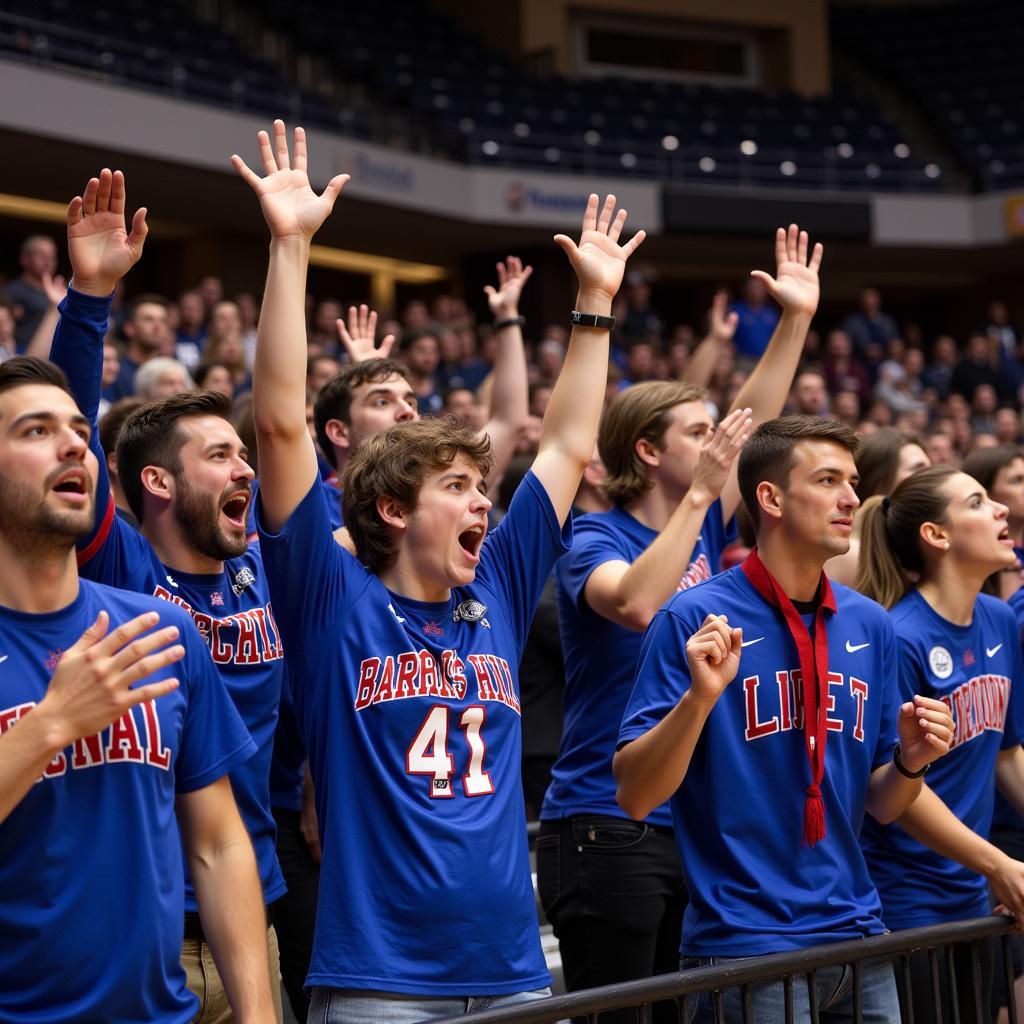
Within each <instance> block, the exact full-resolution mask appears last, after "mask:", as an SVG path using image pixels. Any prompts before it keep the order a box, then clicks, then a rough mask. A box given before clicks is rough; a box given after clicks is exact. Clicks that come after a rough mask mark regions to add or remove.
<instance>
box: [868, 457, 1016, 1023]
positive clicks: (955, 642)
mask: <svg viewBox="0 0 1024 1024" xmlns="http://www.w3.org/2000/svg"><path fill="white" fill-rule="evenodd" d="M860 519H861V541H862V543H861V556H860V568H859V572H858V575H857V589H858V590H859V591H860V592H861V593H862V594H864V595H866V596H867V597H870V598H873V599H874V600H876V601H878V602H879V603H880V604H882V605H883V606H885V607H886V608H888V609H890V615H891V616H892V620H893V627H894V629H895V632H896V639H897V651H898V658H899V680H900V688H901V690H902V691H903V692H904V693H920V694H924V695H927V696H930V697H933V698H937V699H939V700H942V701H943V702H944V703H946V704H947V705H948V706H949V708H950V709H951V711H952V712H953V719H954V734H953V743H952V746H951V747H950V751H949V753H948V754H947V755H946V757H944V758H942V759H941V760H940V761H939V762H937V763H936V764H935V766H934V770H933V771H932V773H931V774H930V775H929V776H928V785H927V786H925V787H924V788H923V789H922V791H921V795H920V796H919V797H918V798H917V800H916V801H915V802H914V803H913V804H911V806H910V807H909V808H908V809H907V811H905V812H904V814H903V815H902V816H901V817H900V818H899V819H897V822H896V823H895V824H892V825H880V824H878V823H877V822H875V821H873V820H872V819H870V818H868V819H866V820H865V824H864V828H863V830H862V833H861V845H862V847H863V849H864V855H865V858H866V860H867V863H868V867H869V869H870V870H871V875H872V878H873V880H874V882H875V885H876V886H877V888H878V892H879V895H880V897H881V899H882V912H883V919H884V920H885V923H886V926H887V927H889V928H892V929H897V928H899V929H902V928H914V927H918V926H922V925H928V924H940V923H943V922H947V921H955V920H962V919H965V918H973V917H982V916H984V915H986V914H987V913H988V911H989V898H988V891H987V887H986V878H987V879H988V881H989V882H990V883H991V885H992V888H993V891H994V892H995V894H996V897H997V898H998V899H1000V900H1002V901H1003V902H1004V903H1005V904H1007V905H1008V906H1009V907H1010V908H1011V909H1013V910H1015V911H1017V912H1018V913H1019V912H1020V910H1021V908H1022V900H1024V864H1022V863H1020V862H1019V861H1014V860H1011V859H1010V858H1009V857H1007V856H1006V855H1005V854H1003V853H1001V852H1000V851H999V850H997V849H996V848H995V847H994V846H992V845H991V844H990V843H988V842H987V837H988V834H989V829H990V826H991V822H992V806H993V799H994V794H995V785H998V786H999V789H1000V791H1001V792H1003V793H1004V794H1005V795H1006V797H1007V799H1009V800H1010V801H1011V802H1012V803H1013V804H1014V806H1016V807H1017V808H1018V809H1024V751H1022V748H1021V739H1022V735H1024V662H1022V658H1021V645H1020V639H1019V636H1018V633H1017V626H1016V622H1015V620H1014V616H1013V613H1012V612H1011V611H1010V609H1009V608H1008V607H1007V606H1006V604H1005V603H1003V602H1002V601H1000V600H998V599H996V598H993V597H990V596H989V595H987V594H983V593H982V592H981V590H982V585H983V584H984V582H985V580H986V579H987V578H988V576H990V575H991V574H992V573H993V572H996V571H998V570H1000V569H1002V568H1004V567H1005V566H1007V565H1012V564H1013V563H1014V560H1015V555H1014V551H1013V539H1012V538H1011V536H1010V531H1009V529H1008V525H1007V509H1006V506H1005V505H1002V504H999V503H998V502H996V501H993V500H992V499H991V498H990V497H989V495H988V494H987V492H986V491H985V489H984V488H983V487H982V486H981V485H980V484H979V483H978V482H977V481H976V480H974V479H973V478H972V477H970V476H968V475H967V474H966V473H962V472H960V471H958V470H956V469H954V468H952V467H950V466H933V467H930V468H927V469H922V470H919V471H918V472H916V473H914V474H913V475H912V476H910V477H908V478H907V479H906V480H904V481H903V482H902V483H901V484H899V486H897V487H896V488H895V490H894V491H893V493H892V495H891V497H890V496H886V497H877V496H876V497H874V498H870V499H869V500H868V501H867V502H866V503H865V505H864V506H863V508H862V509H861V512H860ZM904 699H905V698H904ZM993 783H995V785H994V784H993ZM954 949H955V964H956V968H955V969H956V983H957V984H956V991H957V995H958V1003H959V1004H960V1005H959V1011H960V1020H961V1021H964V1022H966V1021H974V1020H976V1019H977V1018H976V1014H975V1009H974V1007H975V1001H974V999H975V994H974V984H973V981H972V975H971V964H970V958H969V952H968V950H967V948H966V947H954ZM991 971H992V958H991V952H990V949H989V948H988V947H986V949H985V950H984V955H983V978H984V986H985V993H984V994H983V999H982V1004H981V1005H982V1006H983V1007H984V1008H985V1011H986V1016H985V1017H983V1018H982V1019H984V1020H988V1016H987V1011H988V1005H989V996H988V991H989V989H990V986H991ZM941 987H942V997H941V998H942V1001H943V1009H942V1013H943V1018H944V1019H949V1015H950V1012H951V1006H950V999H949V987H948V979H947V978H946V977H945V976H943V977H942V986H941ZM911 988H912V993H913V1007H914V1015H915V1018H916V1019H918V1020H933V1019H938V1015H937V1013H936V1007H935V1004H934V996H933V992H932V981H931V974H930V968H929V961H928V955H927V953H919V954H915V955H914V956H913V957H911ZM906 995H907V993H906V992H902V993H901V998H902V999H904V1000H905V999H906ZM979 1024H980V1022H979Z"/></svg>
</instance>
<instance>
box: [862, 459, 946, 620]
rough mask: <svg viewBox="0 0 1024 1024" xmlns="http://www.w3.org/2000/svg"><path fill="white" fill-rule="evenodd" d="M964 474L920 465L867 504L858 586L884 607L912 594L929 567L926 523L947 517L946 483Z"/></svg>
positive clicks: (864, 507)
mask: <svg viewBox="0 0 1024 1024" xmlns="http://www.w3.org/2000/svg"><path fill="white" fill-rule="evenodd" d="M959 472H960V471H959V470H958V469H955V468H954V467H952V466H929V467H927V468H926V469H919V470H918V471H917V472H916V473H913V474H912V475H911V476H908V477H907V478H906V480H904V481H903V482H902V483H901V484H900V485H899V486H898V487H897V488H896V489H895V490H894V491H893V492H892V495H891V496H889V495H886V496H885V497H881V496H878V495H876V496H875V497H873V498H868V500H867V501H866V502H865V503H864V504H863V505H862V506H861V509H860V512H859V513H858V514H857V517H858V519H859V520H860V524H861V525H860V557H859V559H858V564H857V581H856V583H855V584H854V588H855V589H856V590H859V591H860V592H861V593H862V594H863V595H864V596H865V597H870V598H871V599H872V600H873V601H877V602H878V603H879V604H880V605H882V606H883V607H884V608H891V607H892V606H893V605H894V604H896V603H897V602H898V601H900V600H901V599H902V598H904V597H905V596H906V595H907V592H908V591H909V590H910V589H911V588H912V587H913V586H914V585H915V583H916V582H917V581H918V579H919V578H920V575H921V573H922V572H923V571H924V567H925V562H924V549H923V547H922V545H921V526H922V524H924V523H941V522H942V521H943V520H944V519H945V518H946V510H947V509H948V508H949V502H950V498H949V496H948V495H947V494H946V493H945V486H946V484H947V483H948V481H949V480H950V478H951V477H954V476H956V475H957V473H959Z"/></svg>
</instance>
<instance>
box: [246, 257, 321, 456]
mask: <svg viewBox="0 0 1024 1024" xmlns="http://www.w3.org/2000/svg"><path fill="white" fill-rule="evenodd" d="M308 263H309V242H308V240H305V239H301V238H297V237H289V238H285V239H273V240H272V241H271V243H270V265H269V267H268V270H267V284H266V289H265V291H264V294H263V305H262V308H261V312H260V320H259V325H258V327H257V330H256V358H255V363H254V366H253V388H252V400H253V408H252V412H253V420H254V422H255V425H256V431H257V433H258V434H259V436H260V441H261V444H262V440H263V437H265V436H268V437H274V436H278V435H282V436H286V437H294V436H297V435H299V434H301V433H302V432H305V431H306V318H305V303H306V269H307V266H308Z"/></svg>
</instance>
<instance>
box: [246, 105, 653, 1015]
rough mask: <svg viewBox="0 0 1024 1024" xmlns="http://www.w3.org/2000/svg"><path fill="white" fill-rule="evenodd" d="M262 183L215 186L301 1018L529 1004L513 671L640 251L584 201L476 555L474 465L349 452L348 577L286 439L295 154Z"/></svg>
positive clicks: (484, 505)
mask: <svg viewBox="0 0 1024 1024" xmlns="http://www.w3.org/2000/svg"><path fill="white" fill-rule="evenodd" d="M259 142H260V154H261V158H262V163H263V169H264V172H265V175H266V176H265V177H263V178H260V177H259V176H258V175H256V174H255V173H253V172H252V171H251V170H250V169H249V168H248V167H246V166H245V164H244V162H243V161H242V160H241V159H240V158H239V157H237V156H236V157H233V158H232V160H233V163H234V164H235V167H236V169H237V170H238V171H239V173H240V174H241V175H242V176H243V177H244V178H245V180H246V181H247V182H248V183H249V184H250V185H251V186H252V188H253V190H254V191H255V192H256V194H257V195H258V196H259V199H260V204H261V206H262V209H263V214H264V217H265V218H266V220H267V224H268V226H269V227H270V233H271V243H270V268H269V272H268V275H267V287H266V292H265V295H264V302H263V316H262V319H261V321H260V329H259V341H258V344H257V353H256V368H255V376H254V390H253V399H254V405H253V414H254V419H255V423H256V430H257V434H258V437H259V451H260V477H261V485H262V486H261V490H260V495H259V507H258V509H257V519H258V523H259V527H260V536H261V544H262V547H263V552H264V558H265V560H266V566H267V572H268V574H269V577H270V581H271V592H272V594H273V596H274V601H275V605H276V606H277V608H278V609H279V621H280V624H281V630H282V636H283V639H284V644H285V650H286V652H287V654H286V657H287V660H288V664H289V669H290V671H289V678H290V680H291V683H292V690H293V696H294V699H295V708H296V713H297V717H298V721H299V724H300V727H301V730H302V733H303V736H304V738H305V741H306V748H307V751H308V753H309V759H310V767H311V770H312V774H313V780H314V783H315V785H316V799H317V813H318V818H319V822H320V830H321V841H322V843H323V872H322V875H321V881H320V896H319V906H318V911H317V924H316V940H315V945H314V951H313V963H312V966H311V969H310V974H309V978H308V982H307V983H308V984H309V985H310V986H313V987H314V993H313V1001H312V1006H311V1015H315V1016H316V1019H318V1020H321V1019H322V1020H327V1021H346V1022H371V1021H372V1022H377V1021H379V1020H381V1019H384V1018H385V1016H386V1018H387V1019H389V1020H392V1021H395V1022H413V1021H419V1020H425V1019H429V1018H431V1017H436V1016H443V1015H446V1014H453V1013H463V1012H467V1011H469V1010H471V1009H473V1008H477V1007H480V1006H484V1005H497V1004H502V1005H504V1004H510V1003H516V1002H524V1001H528V1000H531V999H536V998H539V997H541V996H542V995H544V994H545V993H546V992H547V989H546V985H547V984H548V981H549V977H548V974H547V971H546V970H545V967H544V960H543V956H542V953H541V949H540V943H539V938H538V933H537V921H536V915H535V912H534V902H533V890H532V884H531V879H530V868H529V859H528V851H527V843H526V833H525V829H524V828H523V821H524V809H523V795H522V786H521V781H520V769H519V765H520V747H521V736H520V729H519V695H518V685H517V681H516V666H517V665H518V663H519V657H520V654H521V651H522V646H523V643H524V642H525V637H526V633H527V629H528V626H529V623H530V619H531V618H532V616H533V612H534V608H535V606H536V603H537V600H538V597H539V595H540V592H541V590H542V588H543V585H544V582H545V580H546V579H547V577H548V576H549V575H550V572H551V567H552V565H553V564H554V561H555V559H556V558H557V557H558V556H559V555H560V554H561V553H562V552H564V551H565V549H566V545H567V540H568V536H569V527H568V524H567V520H568V515H569V509H570V506H571V504H572V500H573V497H574V495H575V493H576V488H577V486H578V484H579V481H580V478H581V476H582V473H583V469H584V467H585V466H586V465H587V463H588V462H589V460H590V458H591V456H592V454H593V446H594V440H595V437H596V434H597V425H598V420H599V419H600V415H601V406H602V400H603V395H604V384H605V378H606V375H607V365H608V331H609V327H610V326H611V325H612V323H613V321H612V320H611V318H610V316H609V314H610V310H611V302H612V299H613V297H614V295H615V293H616V291H617V290H618V288H619V285H620V284H621V281H622V275H623V272H624V270H625V266H626V260H627V258H628V257H629V255H630V254H631V253H632V252H633V251H634V250H635V249H636V247H637V246H638V245H639V244H640V242H641V241H642V239H643V232H642V231H641V232H639V233H638V234H637V235H636V236H635V237H634V238H633V239H632V240H631V241H629V242H628V243H626V244H625V245H620V244H619V236H620V233H621V231H622V228H623V224H624V222H625V211H619V213H618V214H617V215H614V216H613V214H614V209H615V199H614V197H613V196H609V197H608V199H607V201H606V202H605V204H604V206H603V208H601V210H600V212H599V209H598V200H597V196H591V197H590V202H589V204H588V206H587V211H586V214H585V216H584V221H583V233H582V236H581V238H580V242H579V245H577V244H576V243H574V242H573V241H572V240H571V239H569V238H568V237H566V236H564V235H559V236H557V237H556V241H557V242H558V244H559V245H560V246H561V247H562V248H563V249H564V250H565V251H566V253H567V254H568V256H569V259H570V261H571V263H572V265H573V267H574V268H575V270H576V273H577V276H578V278H579V281H580V291H579V297H578V299H577V311H576V313H574V315H573V318H574V320H575V321H576V322H577V326H576V327H575V329H574V331H573V336H572V341H571V344H570V349H569V353H568V357H567V360H566V364H565V369H564V371H563V372H562V375H561V377H560V378H559V381H558V385H557V387H556V389H555V392H554V394H553V395H552V398H551V402H550V404H549V406H548V411H547V416H546V419H545V424H544V434H543V437H542V440H541V445H540V452H539V454H538V456H537V459H536V461H535V463H534V465H533V469H532V471H531V472H529V473H528V474H527V475H526V477H525V479H524V482H523V484H522V485H521V486H520V488H519V490H518V492H517V495H516V498H515V500H514V501H513V503H512V506H511V508H510V509H509V512H508V514H507V516H506V517H505V518H504V519H503V520H502V523H501V525H500V526H499V527H498V528H497V529H496V530H495V531H494V532H493V533H491V534H490V535H488V530H487V512H488V510H489V508H490V504H491V503H490V501H489V499H488V498H487V496H486V494H485V493H484V478H485V477H486V474H487V471H488V469H489V467H490V461H491V456H490V448H489V444H488V442H487V440H486V438H479V437H477V436H475V435H474V434H473V433H471V432H469V431H467V430H465V429H464V428H461V427H458V426H455V425H452V424H450V423H449V422H447V421H443V420H421V421H418V422H410V423H404V424H400V425H398V426H395V427H392V428H391V429H389V430H385V431H383V432H381V433H379V434H377V435H376V436H374V437H372V438H370V439H369V440H366V441H364V442H363V444H362V445H361V446H360V448H359V450H358V451H357V452H356V454H355V455H354V456H353V458H352V460H351V461H350V462H349V465H348V466H347V467H346V472H345V476H344V479H343V481H342V482H343V486H344V512H345V522H346V524H347V526H348V528H349V530H350V531H351V533H352V539H353V542H354V545H355V549H356V552H357V558H354V557H353V556H352V555H350V554H349V553H348V552H347V551H344V550H342V549H341V548H340V547H339V546H338V545H337V544H335V542H334V540H333V539H332V537H331V536H330V531H329V530H328V529H327V517H326V511H325V509H324V503H323V500H322V498H321V497H320V493H319V488H318V481H317V466H316V455H315V452H314V448H313V444H312V442H311V440H310V438H309V435H308V433H307V432H306V427H305V421H304V418H303V415H302V413H303V402H304V383H303V378H302V360H301V353H302V352H303V350H304V346H305V337H304V319H303V298H304V295H305V281H306V267H307V262H308V257H309V246H310V241H311V239H312V236H313V234H314V233H315V232H316V230H317V228H319V226H320V224H321V223H322V222H323V221H324V219H325V218H326V217H327V215H328V214H329V213H330V210H331V208H332V206H333V204H334V201H335V199H336V198H337V196H338V194H339V193H340V191H341V189H342V187H343V186H344V184H345V181H346V180H347V179H346V177H345V176H339V177H337V178H334V179H332V181H331V182H329V183H328V185H327V188H326V189H325V191H324V193H323V195H322V196H317V195H316V194H315V193H314V192H313V191H312V189H311V188H310V185H309V180H308V178H307V176H306V141H305V134H304V132H303V131H302V129H296V131H295V150H294V164H292V157H291V155H290V154H289V151H288V144H287V138H286V135H285V128H284V125H283V124H282V123H281V122H279V121H278V122H275V126H274V137H273V141H271V139H270V137H269V136H268V135H267V134H266V133H265V132H261V133H260V138H259Z"/></svg>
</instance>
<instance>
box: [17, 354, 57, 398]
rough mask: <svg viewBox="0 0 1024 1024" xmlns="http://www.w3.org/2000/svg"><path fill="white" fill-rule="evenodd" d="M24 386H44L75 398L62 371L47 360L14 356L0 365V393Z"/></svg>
mask: <svg viewBox="0 0 1024 1024" xmlns="http://www.w3.org/2000/svg"><path fill="white" fill-rule="evenodd" d="M26 384H46V385H49V386H50V387H54V388H60V389H61V391H64V392H67V394H69V395H71V397H72V398H74V397H75V396H74V395H73V394H72V392H71V386H70V385H69V384H68V378H67V377H66V376H65V374H64V371H63V370H62V369H61V368H60V367H59V366H57V364H56V363H51V362H50V361H49V360H48V359H38V358H36V357H35V356H15V357H14V358H13V359H8V360H7V362H5V363H0V391H10V390H11V388H20V387H24V386H25V385H26Z"/></svg>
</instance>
